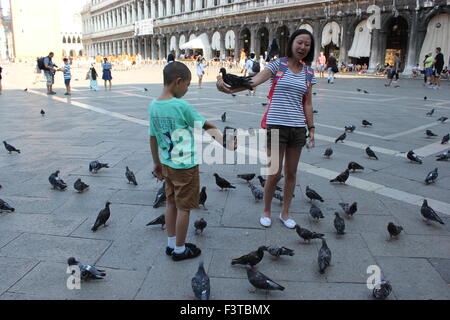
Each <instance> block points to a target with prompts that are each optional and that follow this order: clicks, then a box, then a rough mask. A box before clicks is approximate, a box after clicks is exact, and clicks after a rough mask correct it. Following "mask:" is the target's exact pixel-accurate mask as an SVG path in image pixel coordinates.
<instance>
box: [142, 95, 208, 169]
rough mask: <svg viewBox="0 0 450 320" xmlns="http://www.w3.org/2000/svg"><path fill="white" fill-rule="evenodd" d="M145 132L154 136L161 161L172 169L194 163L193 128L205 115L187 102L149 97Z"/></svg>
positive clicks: (191, 165)
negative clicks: (147, 121)
mask: <svg viewBox="0 0 450 320" xmlns="http://www.w3.org/2000/svg"><path fill="white" fill-rule="evenodd" d="M149 121H150V126H149V130H148V134H149V135H150V136H154V137H156V140H157V141H158V147H159V157H160V160H161V163H162V164H165V165H167V166H169V167H171V168H174V169H189V168H192V167H195V166H196V165H198V159H197V154H196V149H195V141H194V134H193V128H194V125H196V126H198V128H199V129H200V130H201V129H202V128H203V126H204V124H205V122H206V119H205V118H204V117H203V116H202V115H200V114H199V113H198V112H197V111H196V110H195V109H194V107H192V105H190V104H189V103H188V102H186V101H184V100H181V99H177V98H173V99H170V100H162V101H160V100H153V102H152V103H151V104H150V107H149Z"/></svg>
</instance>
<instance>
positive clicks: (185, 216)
mask: <svg viewBox="0 0 450 320" xmlns="http://www.w3.org/2000/svg"><path fill="white" fill-rule="evenodd" d="M189 213H190V212H189V211H187V210H181V209H178V213H177V222H176V235H177V242H176V244H177V247H182V246H184V244H185V243H186V235H187V231H188V228H189Z"/></svg>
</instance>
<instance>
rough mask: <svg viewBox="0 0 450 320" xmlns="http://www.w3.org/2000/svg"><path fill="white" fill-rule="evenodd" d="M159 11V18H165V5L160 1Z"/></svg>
mask: <svg viewBox="0 0 450 320" xmlns="http://www.w3.org/2000/svg"><path fill="white" fill-rule="evenodd" d="M158 11H159V12H158V16H159V18H161V17H163V3H162V1H161V0H158Z"/></svg>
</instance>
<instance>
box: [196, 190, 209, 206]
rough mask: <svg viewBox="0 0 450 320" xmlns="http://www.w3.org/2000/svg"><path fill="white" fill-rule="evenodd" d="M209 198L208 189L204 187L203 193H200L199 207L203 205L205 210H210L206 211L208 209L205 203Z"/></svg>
mask: <svg viewBox="0 0 450 320" xmlns="http://www.w3.org/2000/svg"><path fill="white" fill-rule="evenodd" d="M207 198H208V195H207V194H206V187H203V188H202V191H200V195H199V197H198V199H199V200H198V204H199V205H202V206H203V209H205V210H208V209H206V207H205V202H206V199H207Z"/></svg>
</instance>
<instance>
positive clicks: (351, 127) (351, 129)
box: [344, 124, 356, 132]
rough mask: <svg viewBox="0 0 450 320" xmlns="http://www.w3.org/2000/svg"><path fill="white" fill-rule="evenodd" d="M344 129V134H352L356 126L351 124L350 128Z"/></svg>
mask: <svg viewBox="0 0 450 320" xmlns="http://www.w3.org/2000/svg"><path fill="white" fill-rule="evenodd" d="M344 129H345V132H353V131H355V129H356V126H355V125H353V124H352V125H351V126H345V127H344Z"/></svg>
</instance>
